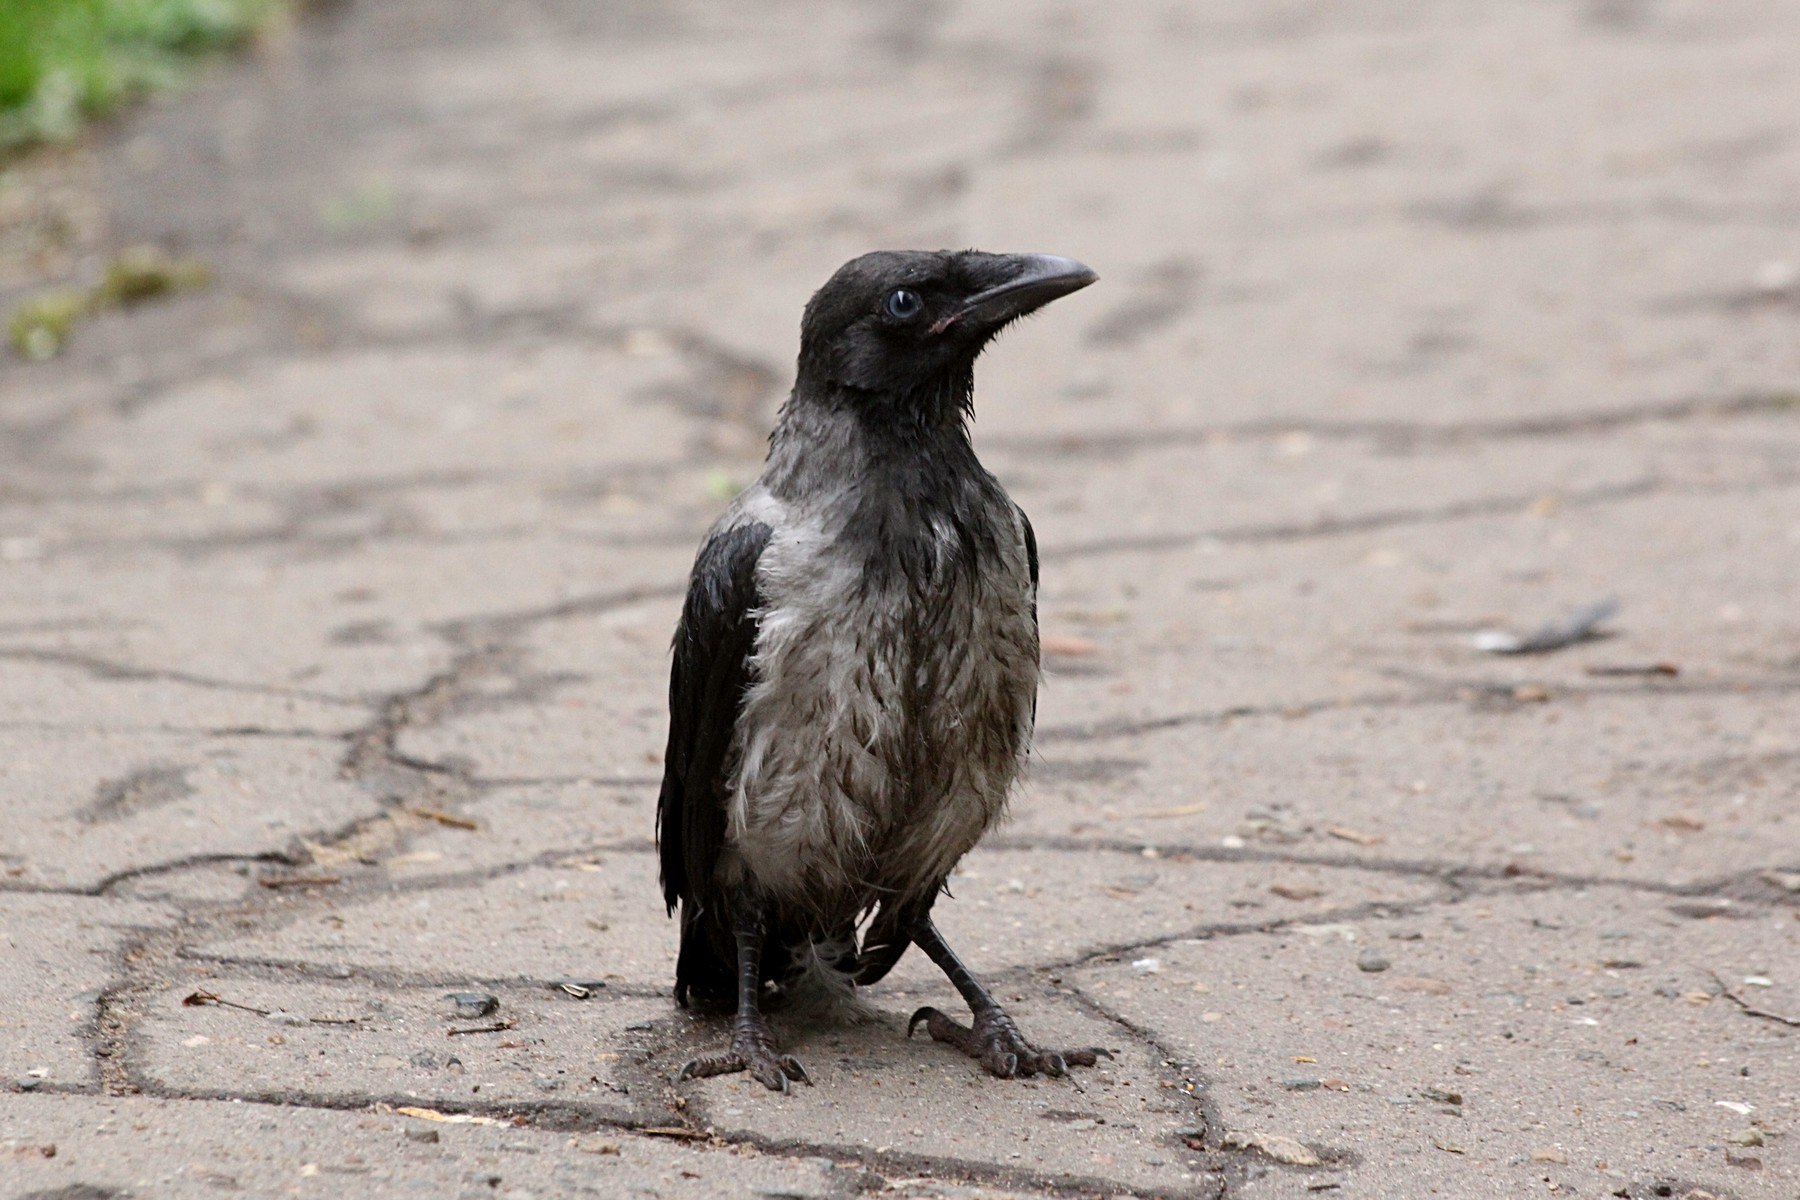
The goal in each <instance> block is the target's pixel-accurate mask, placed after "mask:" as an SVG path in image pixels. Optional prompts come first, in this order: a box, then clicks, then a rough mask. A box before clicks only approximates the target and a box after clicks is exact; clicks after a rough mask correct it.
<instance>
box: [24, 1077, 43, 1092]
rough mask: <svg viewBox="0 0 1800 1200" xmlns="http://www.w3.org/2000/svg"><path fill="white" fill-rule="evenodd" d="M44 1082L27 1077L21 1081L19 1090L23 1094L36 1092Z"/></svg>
mask: <svg viewBox="0 0 1800 1200" xmlns="http://www.w3.org/2000/svg"><path fill="white" fill-rule="evenodd" d="M42 1082H44V1081H43V1080H41V1079H33V1078H32V1077H31V1076H29V1075H27V1076H26V1077H25V1078H23V1079H21V1080H19V1082H18V1088H19V1090H20V1091H21V1092H35V1091H36V1090H37V1086H38V1084H40V1083H42Z"/></svg>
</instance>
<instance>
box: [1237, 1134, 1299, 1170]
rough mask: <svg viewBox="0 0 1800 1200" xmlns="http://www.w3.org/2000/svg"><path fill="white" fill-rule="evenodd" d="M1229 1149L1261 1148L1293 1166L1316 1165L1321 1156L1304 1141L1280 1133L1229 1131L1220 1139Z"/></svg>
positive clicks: (1278, 1159)
mask: <svg viewBox="0 0 1800 1200" xmlns="http://www.w3.org/2000/svg"><path fill="white" fill-rule="evenodd" d="M1219 1144H1220V1145H1221V1146H1223V1147H1224V1148H1225V1149H1227V1150H1260V1151H1262V1152H1263V1153H1264V1154H1266V1155H1268V1156H1269V1157H1270V1158H1272V1159H1274V1160H1275V1161H1276V1162H1279V1163H1287V1164H1288V1165H1289V1166H1293V1167H1316V1166H1318V1165H1319V1156H1318V1155H1317V1154H1314V1153H1313V1152H1312V1150H1311V1149H1310V1148H1308V1147H1307V1145H1306V1144H1305V1143H1304V1142H1301V1141H1297V1140H1296V1139H1294V1138H1291V1137H1286V1136H1284V1135H1282V1134H1279V1133H1254V1132H1252V1133H1241V1132H1240V1133H1228V1134H1226V1135H1225V1136H1224V1137H1222V1138H1220V1139H1219Z"/></svg>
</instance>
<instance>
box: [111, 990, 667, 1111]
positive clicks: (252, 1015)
mask: <svg viewBox="0 0 1800 1200" xmlns="http://www.w3.org/2000/svg"><path fill="white" fill-rule="evenodd" d="M590 982H598V981H590ZM471 988H476V985H465V986H464V987H458V988H455V989H453V990H449V991H447V990H446V989H445V988H444V987H443V986H433V987H420V986H412V987H404V986H391V985H390V986H382V985H379V984H374V983H370V982H367V981H359V980H355V979H350V980H343V981H323V980H318V979H309V978H306V977H305V976H293V977H282V978H256V977H253V976H246V975H244V974H243V973H241V972H235V973H234V972H230V971H226V972H215V971H207V970H204V969H201V970H194V971H192V972H190V973H188V974H185V975H183V976H181V977H179V978H177V979H174V980H172V981H171V984H170V986H168V987H166V988H163V989H161V990H159V991H157V992H153V993H151V994H149V995H148V996H146V997H144V998H143V999H142V1000H141V1001H140V1002H139V1003H140V1005H141V1008H142V1010H143V1011H144V1014H145V1016H144V1019H143V1021H142V1023H141V1024H140V1025H139V1029H140V1031H141V1035H142V1046H143V1049H142V1052H141V1053H140V1054H139V1055H138V1056H137V1059H136V1061H135V1062H134V1063H133V1066H134V1068H135V1071H136V1072H137V1075H138V1078H139V1079H140V1081H141V1086H143V1087H144V1088H145V1089H146V1090H148V1091H152V1092H160V1093H165V1094H182V1095H202V1096H203V1095H218V1096H250V1095H257V1096H261V1097H263V1098H265V1099H268V1100H271V1101H280V1100H287V1099H296V1098H298V1099H299V1100H300V1102H302V1103H305V1104H309V1105H317V1106H320V1107H328V1108H339V1107H344V1106H346V1105H359V1104H367V1103H372V1102H373V1101H374V1100H377V1099H378V1100H383V1101H386V1102H387V1103H390V1104H416V1105H422V1106H424V1107H428V1108H430V1107H437V1106H440V1105H449V1106H450V1107H451V1108H453V1109H456V1108H461V1107H466V1106H468V1105H471V1104H474V1105H478V1106H482V1107H491V1106H507V1105H524V1106H526V1107H529V1106H531V1105H534V1104H546V1103H549V1104H555V1105H559V1106H562V1105H578V1106H579V1107H580V1108H581V1110H582V1111H583V1112H584V1113H587V1114H588V1119H590V1120H592V1121H595V1122H605V1123H620V1124H629V1123H633V1122H634V1121H635V1122H636V1123H639V1124H647V1123H653V1121H654V1120H655V1118H657V1117H658V1116H659V1115H660V1116H662V1117H666V1116H667V1115H668V1114H667V1112H666V1110H663V1109H662V1108H661V1107H660V1105H656V1104H654V1097H653V1096H650V1097H640V1098H634V1097H633V1094H632V1090H633V1085H635V1084H640V1083H641V1081H642V1079H643V1078H644V1075H645V1073H644V1072H643V1071H642V1070H640V1069H638V1067H637V1063H636V1061H635V1060H636V1058H637V1057H638V1054H637V1050H636V1047H635V1046H634V1045H633V1044H632V1043H634V1042H635V1041H637V1040H639V1039H638V1037H637V1035H636V1034H634V1033H630V1032H627V1030H628V1029H630V1028H632V1027H634V1026H647V1025H648V1023H649V1022H651V1021H652V1020H655V1019H657V1018H666V1017H667V1016H668V1013H669V1006H668V1004H667V1003H666V1002H664V1001H663V1000H662V999H661V997H657V998H655V999H650V998H646V997H641V996H639V997H632V996H616V997H615V996H612V995H610V994H609V993H608V990H607V989H605V988H604V987H596V988H594V989H592V991H591V994H590V996H589V997H587V998H584V999H576V998H575V997H574V996H573V995H571V994H568V993H563V992H557V991H554V990H552V989H550V988H548V987H546V986H544V985H543V984H539V985H537V986H535V987H531V988H523V987H503V988H493V987H490V986H487V985H480V987H479V989H478V990H477V991H475V992H473V993H472V994H479V995H483V996H489V997H492V999H493V1001H494V1008H493V1011H492V1012H491V1013H487V1014H483V1015H482V1016H480V1017H462V1018H459V1017H457V1016H455V1013H456V1008H455V1005H454V1003H453V1002H452V1001H451V1000H450V999H447V997H449V996H452V995H458V994H461V993H463V992H464V991H468V990H469V989H471ZM196 996H201V997H206V996H216V997H218V1000H217V1001H214V1002H203V1003H197V1002H195V1000H194V998H195V997H196ZM239 1005H242V1006H245V1007H237V1006H239ZM484 1006H485V1005H476V1006H475V1007H484ZM248 1009H257V1010H261V1013H258V1012H254V1011H247V1010H248ZM262 1014H271V1015H262ZM493 1027H500V1028H495V1029H494V1031H493V1032H466V1031H470V1030H483V1029H488V1028H493ZM459 1030H461V1031H465V1032H461V1033H458V1032H457V1031H459ZM627 1059H630V1060H632V1061H629V1062H627ZM640 1090H641V1089H640ZM646 1104H649V1105H651V1107H649V1108H646V1107H645V1106H646Z"/></svg>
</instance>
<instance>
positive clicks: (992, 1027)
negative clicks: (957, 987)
mask: <svg viewBox="0 0 1800 1200" xmlns="http://www.w3.org/2000/svg"><path fill="white" fill-rule="evenodd" d="M921 1022H923V1023H924V1025H925V1029H926V1031H927V1032H928V1033H930V1034H931V1039H932V1041H935V1042H944V1043H946V1044H948V1045H951V1046H954V1047H956V1048H957V1049H958V1050H961V1051H962V1052H963V1053H964V1054H966V1055H968V1056H969V1057H970V1058H972V1059H974V1060H975V1061H976V1062H978V1063H980V1064H981V1065H982V1066H983V1067H985V1068H987V1071H988V1074H990V1075H994V1076H996V1077H998V1078H1000V1079H1012V1078H1014V1077H1015V1076H1019V1077H1023V1076H1031V1075H1047V1076H1052V1077H1054V1076H1060V1075H1067V1074H1068V1073H1069V1068H1070V1067H1091V1066H1093V1065H1094V1064H1096V1063H1097V1062H1099V1061H1100V1056H1101V1055H1105V1056H1106V1057H1107V1058H1111V1057H1112V1051H1110V1050H1103V1049H1101V1048H1100V1047H1099V1046H1087V1047H1084V1048H1082V1049H1078V1050H1041V1049H1039V1048H1038V1047H1036V1046H1034V1045H1032V1044H1031V1043H1030V1042H1028V1041H1026V1040H1025V1038H1024V1037H1023V1035H1021V1034H1020V1033H1019V1027H1018V1026H1017V1025H1014V1024H1013V1020H1012V1018H1011V1017H1009V1016H1007V1015H1006V1011H1005V1010H1004V1009H1002V1008H999V1007H998V1006H996V1007H994V1008H988V1009H983V1010H982V1011H980V1012H977V1013H976V1014H975V1023H974V1026H973V1027H970V1026H968V1025H964V1024H962V1023H961V1022H960V1021H957V1020H954V1019H952V1018H950V1017H947V1016H945V1015H944V1014H943V1013H941V1012H939V1011H938V1010H937V1009H935V1008H921V1009H920V1010H919V1011H918V1012H915V1013H914V1014H913V1015H912V1019H911V1020H910V1021H908V1022H907V1023H906V1036H908V1037H911V1036H912V1034H913V1030H914V1029H916V1028H917V1027H918V1026H919V1024H920V1023H921Z"/></svg>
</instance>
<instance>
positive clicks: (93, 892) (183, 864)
mask: <svg viewBox="0 0 1800 1200" xmlns="http://www.w3.org/2000/svg"><path fill="white" fill-rule="evenodd" d="M303 861H304V859H303V858H302V857H299V856H296V855H295V854H293V853H291V852H288V851H283V850H263V851H251V852H233V851H216V852H207V853H201V854H189V855H185V856H183V857H181V858H175V859H169V860H167V861H165V862H158V863H149V864H147V865H145V866H141V867H127V868H125V869H124V870H120V871H114V872H112V873H111V874H108V875H103V876H101V877H100V879H99V880H98V881H97V882H95V883H91V884H87V885H85V886H55V885H35V884H26V885H14V884H10V883H6V882H4V881H0V894H5V893H8V892H14V893H21V894H24V895H37V896H95V897H103V896H107V895H110V894H111V893H112V891H113V890H114V889H115V888H118V887H120V886H121V885H124V884H127V883H135V882H138V881H140V880H144V879H155V878H157V877H158V876H162V875H174V874H177V873H179V872H182V871H191V870H193V869H194V868H195V867H210V866H223V865H231V866H249V865H251V864H253V863H273V864H277V865H279V866H285V867H294V866H299V865H301V864H302V862H303Z"/></svg>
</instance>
